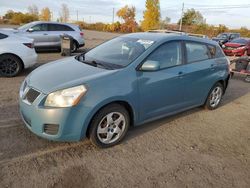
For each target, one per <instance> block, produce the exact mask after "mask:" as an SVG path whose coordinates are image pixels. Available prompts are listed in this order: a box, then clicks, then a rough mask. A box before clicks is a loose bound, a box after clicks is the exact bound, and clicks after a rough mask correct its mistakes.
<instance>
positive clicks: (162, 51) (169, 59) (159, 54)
mask: <svg viewBox="0 0 250 188" xmlns="http://www.w3.org/2000/svg"><path fill="white" fill-rule="evenodd" d="M181 46H182V45H181V42H169V43H166V44H163V45H162V46H160V47H159V48H157V49H156V50H155V51H154V52H153V53H151V54H150V55H149V56H148V58H147V60H151V61H158V62H159V63H160V68H161V69H164V68H168V67H173V66H177V65H181V64H182V50H181V49H182V47H181Z"/></svg>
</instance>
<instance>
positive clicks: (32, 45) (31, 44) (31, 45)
mask: <svg viewBox="0 0 250 188" xmlns="http://www.w3.org/2000/svg"><path fill="white" fill-rule="evenodd" d="M23 44H24V45H25V46H27V47H28V48H34V44H33V43H23Z"/></svg>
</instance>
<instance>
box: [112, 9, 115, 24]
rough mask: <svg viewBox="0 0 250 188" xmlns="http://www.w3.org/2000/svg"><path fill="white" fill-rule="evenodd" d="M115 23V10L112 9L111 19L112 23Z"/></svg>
mask: <svg viewBox="0 0 250 188" xmlns="http://www.w3.org/2000/svg"><path fill="white" fill-rule="evenodd" d="M114 22H115V8H113V19H112V23H114Z"/></svg>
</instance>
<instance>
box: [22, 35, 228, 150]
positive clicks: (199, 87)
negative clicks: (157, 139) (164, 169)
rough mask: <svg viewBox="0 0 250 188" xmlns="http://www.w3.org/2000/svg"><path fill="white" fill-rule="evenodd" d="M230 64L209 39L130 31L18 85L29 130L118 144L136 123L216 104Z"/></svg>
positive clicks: (48, 136)
mask: <svg viewBox="0 0 250 188" xmlns="http://www.w3.org/2000/svg"><path fill="white" fill-rule="evenodd" d="M229 75H230V74H229V61H228V60H227V58H226V57H225V55H224V53H223V52H222V50H221V48H220V47H219V45H218V44H217V43H216V42H213V41H211V40H208V39H200V38H195V37H189V36H186V35H178V34H164V33H135V34H128V35H123V36H121V37H117V38H115V39H112V40H110V41H108V42H105V43H103V44H101V45H99V46H97V47H96V48H94V49H92V50H90V51H89V52H87V53H85V54H81V55H78V56H76V57H69V58H65V59H63V60H58V61H55V62H52V63H48V64H46V65H43V66H41V67H39V68H37V69H36V70H34V71H33V72H32V73H31V74H30V75H28V76H27V78H26V79H25V80H24V82H23V83H22V85H21V88H20V100H19V104H20V112H21V116H22V118H23V121H24V122H25V124H26V126H27V127H28V129H30V130H31V131H32V132H33V133H35V134H36V135H38V136H41V137H43V138H46V139H50V140H56V141H79V140H81V139H83V138H85V137H88V138H90V140H91V141H92V143H93V144H95V145H97V146H99V147H109V146H113V145H115V144H117V143H118V142H120V141H121V140H122V139H123V138H124V136H125V135H126V133H127V131H128V128H129V127H130V126H138V125H141V124H144V123H145V122H149V121H153V120H156V119H159V118H162V117H165V116H169V115H172V114H176V113H179V112H181V111H184V110H188V109H190V108H194V107H197V106H205V107H206V108H207V109H210V110H213V109H216V108H217V107H218V105H219V104H220V102H221V99H222V96H223V94H224V93H225V90H226V88H227V85H228V81H229Z"/></svg>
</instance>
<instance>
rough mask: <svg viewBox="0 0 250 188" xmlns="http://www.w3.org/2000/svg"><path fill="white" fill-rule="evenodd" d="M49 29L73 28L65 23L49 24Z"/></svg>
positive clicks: (62, 29)
mask: <svg viewBox="0 0 250 188" xmlns="http://www.w3.org/2000/svg"><path fill="white" fill-rule="evenodd" d="M49 31H74V30H73V29H72V28H71V27H69V26H67V25H61V24H49Z"/></svg>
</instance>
